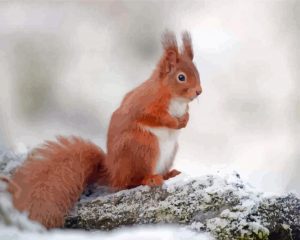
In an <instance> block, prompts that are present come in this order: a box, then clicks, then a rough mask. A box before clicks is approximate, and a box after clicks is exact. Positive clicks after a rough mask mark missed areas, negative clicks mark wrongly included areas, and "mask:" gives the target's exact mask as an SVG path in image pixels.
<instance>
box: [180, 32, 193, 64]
mask: <svg viewBox="0 0 300 240" xmlns="http://www.w3.org/2000/svg"><path fill="white" fill-rule="evenodd" d="M182 44H183V49H182V54H183V55H186V56H188V57H189V58H190V59H191V60H193V58H194V52H193V45H192V38H191V35H190V33H189V32H188V31H184V32H183V33H182Z"/></svg>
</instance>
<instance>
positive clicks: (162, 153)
mask: <svg viewBox="0 0 300 240" xmlns="http://www.w3.org/2000/svg"><path fill="white" fill-rule="evenodd" d="M187 104H188V103H187V101H185V100H183V99H181V98H175V99H172V100H171V102H170V105H169V109H168V110H169V113H170V114H171V115H172V116H174V117H181V116H182V115H184V114H185V112H186V111H187ZM145 129H146V130H148V131H150V132H151V133H153V134H154V135H155V136H156V137H157V140H158V144H159V156H158V159H157V164H156V168H155V172H154V174H164V173H166V172H167V171H168V170H169V169H170V168H171V166H172V163H173V160H174V157H175V152H176V145H177V138H178V134H179V130H176V129H170V128H167V127H145Z"/></svg>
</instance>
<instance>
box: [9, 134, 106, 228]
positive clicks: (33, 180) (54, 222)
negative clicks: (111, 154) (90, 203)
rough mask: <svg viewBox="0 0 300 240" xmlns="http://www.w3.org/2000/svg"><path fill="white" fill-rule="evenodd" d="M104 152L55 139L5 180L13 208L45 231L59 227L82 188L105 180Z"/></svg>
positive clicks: (78, 140) (75, 139)
mask: <svg viewBox="0 0 300 240" xmlns="http://www.w3.org/2000/svg"><path fill="white" fill-rule="evenodd" d="M104 160H105V153H104V152H103V151H102V150H101V149H100V148H99V147H98V146H96V145H95V144H93V143H91V142H89V141H86V140H83V139H81V138H79V137H68V138H67V137H58V138H57V141H47V142H45V143H44V144H43V145H42V146H41V147H38V148H36V149H34V150H33V151H32V152H31V154H29V156H28V158H27V160H26V161H25V162H24V164H23V165H22V166H21V167H20V168H19V169H17V171H16V172H15V173H14V175H13V176H12V179H11V181H8V183H9V187H8V190H9V191H10V192H11V193H12V196H13V203H14V206H15V207H16V208H17V209H19V210H20V211H27V212H28V213H29V218H30V219H32V220H35V221H38V222H40V223H42V224H43V225H44V226H45V227H47V228H53V227H61V226H63V224H64V217H65V216H66V214H67V213H68V212H69V211H70V209H71V208H72V207H73V206H74V203H75V202H76V201H77V200H78V199H79V197H80V195H81V193H82V192H83V190H84V188H85V187H86V186H87V185H88V184H90V183H93V182H95V181H99V180H100V179H102V180H105V175H106V174H105V167H104Z"/></svg>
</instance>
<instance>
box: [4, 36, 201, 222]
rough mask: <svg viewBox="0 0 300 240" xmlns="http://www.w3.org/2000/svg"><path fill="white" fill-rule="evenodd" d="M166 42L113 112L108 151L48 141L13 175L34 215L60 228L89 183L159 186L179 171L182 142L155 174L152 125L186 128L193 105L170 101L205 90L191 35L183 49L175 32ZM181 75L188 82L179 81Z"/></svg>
mask: <svg viewBox="0 0 300 240" xmlns="http://www.w3.org/2000/svg"><path fill="white" fill-rule="evenodd" d="M162 43H163V47H164V53H163V56H162V58H161V59H160V61H159V63H158V65H157V67H156V69H155V71H154V73H153V74H152V76H151V77H150V78H149V79H148V80H147V81H145V82H144V83H142V84H141V85H140V86H138V87H137V88H135V89H134V90H132V91H130V92H129V93H128V94H127V95H126V96H125V97H124V99H123V101H122V103H121V105H120V107H119V108H118V109H117V110H116V111H115V112H114V113H113V115H112V118H111V121H110V125H109V130H108V136H107V156H106V155H105V154H104V152H103V151H102V150H101V149H99V148H98V147H97V146H96V145H94V144H92V143H91V142H88V141H84V140H82V139H81V138H77V137H71V138H64V137H59V138H58V140H57V142H46V143H45V144H44V145H43V146H42V147H40V148H37V149H36V150H34V151H33V152H32V154H31V155H30V156H29V157H28V159H27V160H26V161H25V163H24V165H23V166H21V167H20V168H19V169H18V170H17V171H16V172H15V174H14V175H13V177H12V181H11V182H14V183H15V185H13V184H9V191H10V192H11V193H12V194H13V202H14V205H15V206H16V208H18V209H19V210H21V211H23V210H26V211H28V212H29V217H30V218H31V219H33V220H37V221H39V222H41V223H42V224H44V225H45V226H46V227H48V228H51V227H59V226H62V225H63V222H64V217H65V215H66V214H67V213H68V212H69V210H70V208H72V206H73V205H74V203H75V202H76V201H77V199H78V198H79V197H80V194H81V193H82V192H83V190H84V188H85V187H86V185H88V184H90V183H93V182H96V181H97V182H98V183H101V184H109V185H110V186H111V187H112V188H113V189H116V190H119V189H126V188H131V187H135V186H138V185H141V184H143V185H149V186H159V185H161V184H163V181H164V180H166V179H168V178H171V177H174V176H176V175H178V174H179V173H180V172H179V171H177V170H172V171H170V168H171V165H172V163H173V161H174V158H175V155H176V152H177V145H178V144H177V143H174V145H172V148H170V151H169V152H168V154H169V155H168V156H169V158H170V159H169V160H168V162H167V167H166V169H164V170H162V171H163V172H161V173H159V174H157V173H155V171H156V170H155V169H156V167H157V166H158V159H159V157H160V156H161V154H162V149H160V143H159V139H158V136H156V135H155V134H154V133H153V132H151V131H150V130H147V129H148V128H154V129H163V131H167V132H168V131H170V132H172V133H173V132H174V131H177V129H181V128H184V127H185V126H186V125H187V122H188V120H189V114H188V107H187V109H186V112H185V113H184V114H183V115H182V116H179V117H178V116H175V115H174V114H171V113H170V109H169V107H170V105H171V102H172V101H173V100H174V99H177V98H179V97H180V99H184V101H187V102H190V101H192V100H193V99H194V98H195V97H197V96H198V95H199V94H200V93H201V91H202V89H201V85H200V79H199V74H198V71H197V69H196V67H195V65H194V63H193V61H192V60H193V51H192V43H191V38H190V36H189V34H188V33H184V34H183V50H182V52H181V53H180V52H179V50H178V47H177V42H176V38H175V35H174V34H173V33H171V32H166V33H165V34H164V35H163V39H162ZM180 74H181V75H182V74H183V75H184V76H185V77H186V81H183V82H180V81H179V75H180ZM172 144H173V142H172ZM16 186H19V189H21V191H17V189H16Z"/></svg>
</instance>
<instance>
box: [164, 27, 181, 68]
mask: <svg viewBox="0 0 300 240" xmlns="http://www.w3.org/2000/svg"><path fill="white" fill-rule="evenodd" d="M162 45H163V48H164V56H163V62H164V64H163V65H164V71H165V72H166V73H168V72H170V71H171V70H172V68H174V67H175V65H176V63H177V62H178V60H179V53H178V47H177V41H176V37H175V34H174V33H173V32H170V31H165V32H164V34H163V35H162Z"/></svg>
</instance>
